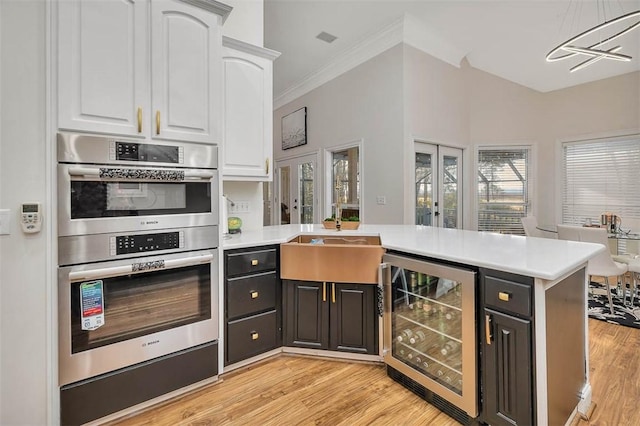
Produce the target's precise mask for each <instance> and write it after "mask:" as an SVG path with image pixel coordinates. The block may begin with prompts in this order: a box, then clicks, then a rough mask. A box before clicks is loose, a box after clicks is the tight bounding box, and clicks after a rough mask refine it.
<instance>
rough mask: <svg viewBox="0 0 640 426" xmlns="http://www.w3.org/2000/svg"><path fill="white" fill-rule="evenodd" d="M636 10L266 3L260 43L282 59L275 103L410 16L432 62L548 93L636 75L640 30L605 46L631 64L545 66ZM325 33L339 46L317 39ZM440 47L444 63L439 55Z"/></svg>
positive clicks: (463, 3) (471, 2)
mask: <svg viewBox="0 0 640 426" xmlns="http://www.w3.org/2000/svg"><path fill="white" fill-rule="evenodd" d="M638 10H640V0H551V1H550V0H501V1H495V0H417V1H405V0H264V31H265V34H264V44H265V47H268V48H270V49H274V50H277V51H279V52H281V53H282V55H281V56H280V57H279V58H278V59H277V60H276V62H275V64H274V98H275V99H277V98H278V97H279V96H282V95H283V94H284V93H286V92H287V91H288V90H290V89H291V88H292V87H295V86H299V85H300V84H301V82H303V81H305V80H308V79H309V78H310V77H312V76H313V75H314V74H316V73H317V72H318V70H319V69H321V68H323V67H326V66H327V64H330V63H331V62H333V61H335V60H336V58H339V57H341V56H342V57H344V56H345V52H350V49H353V46H356V45H358V44H359V43H360V44H362V43H363V41H365V40H367V39H369V38H371V37H372V36H374V35H376V34H378V33H380V32H381V30H382V29H383V28H385V27H388V26H389V25H390V24H391V23H393V22H394V21H398V20H399V19H401V18H402V16H403V15H405V16H406V15H408V16H409V17H411V20H412V22H417V23H418V24H419V25H422V26H424V30H425V31H426V34H429V35H430V36H429V37H426V38H428V39H429V40H430V41H429V42H431V43H435V44H438V45H437V46H435V45H434V46H433V49H431V50H430V53H431V54H432V55H434V56H443V57H441V59H444V60H446V61H447V62H449V63H451V62H456V63H455V65H459V64H460V62H461V61H462V60H463V59H464V57H466V58H467V60H468V61H469V63H470V65H471V66H472V67H474V68H478V69H480V70H483V71H486V72H489V73H491V74H494V75H497V76H500V77H502V78H505V79H507V80H510V81H513V82H516V83H519V84H521V85H523V86H527V87H530V88H532V89H535V90H538V91H541V92H548V91H552V90H556V89H561V88H564V87H569V86H574V85H577V84H582V83H586V82H589V81H594V80H599V79H602V78H607V77H612V76H615V75H620V74H625V73H628V72H632V71H635V70H640V27H638V28H636V29H634V30H633V31H631V32H630V33H629V34H627V35H625V36H623V37H620V38H618V39H617V40H616V41H615V42H614V44H609V45H605V46H606V47H607V48H611V47H613V46H616V45H620V46H622V49H621V50H620V51H619V52H618V53H623V54H627V55H630V56H632V57H633V59H632V61H631V62H620V61H613V60H607V59H604V60H601V61H598V62H597V63H595V64H593V65H590V66H588V67H586V68H585V69H582V70H579V71H576V72H574V73H570V72H569V68H571V67H572V66H574V65H576V64H578V63H580V62H583V61H584V60H585V59H587V58H586V57H585V56H581V57H579V58H571V59H567V60H564V61H558V62H553V63H548V62H546V60H545V56H546V54H547V53H548V52H549V51H550V50H551V49H553V48H555V47H556V46H558V45H559V44H560V43H562V42H564V41H566V40H567V39H569V38H571V37H574V36H576V35H578V34H579V33H581V32H583V31H585V30H587V29H589V28H591V27H593V26H595V25H598V24H601V23H603V22H604V21H605V18H606V20H611V19H612V18H614V17H618V16H621V15H623V14H627V13H630V12H634V11H638ZM638 21H640V19H634V20H629V21H627V22H626V24H627V25H626V26H628V25H630V24H633V23H636V22H638ZM620 28H621V27H615V28H614V30H616V31H619V30H620ZM322 31H326V32H328V33H330V34H333V35H335V36H337V37H338V39H337V40H336V41H334V42H333V43H331V44H327V43H325V42H323V41H320V40H318V39H316V38H315V37H316V35H318V34H319V33H320V32H322ZM608 35H611V34H608ZM592 43H593V41H592ZM585 44H586V43H585ZM444 46H446V51H447V52H451V54H447V55H446V56H448V58H444V56H445V55H438V54H437V52H438V51H440V52H443V47H444ZM434 52H435V53H434ZM452 55H453V56H452ZM452 57H453V58H454V60H453V61H452Z"/></svg>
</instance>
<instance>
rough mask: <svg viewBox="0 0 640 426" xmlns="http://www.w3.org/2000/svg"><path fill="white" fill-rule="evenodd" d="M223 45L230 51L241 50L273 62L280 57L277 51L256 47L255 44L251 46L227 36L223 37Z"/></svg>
mask: <svg viewBox="0 0 640 426" xmlns="http://www.w3.org/2000/svg"><path fill="white" fill-rule="evenodd" d="M222 45H223V46H224V47H228V48H230V49H234V50H239V51H241V52H245V53H249V54H252V55H255V56H260V57H262V58H265V59H269V60H271V61H273V60H274V59H276V58H277V57H278V56H280V52H276V51H275V50H271V49H267V48H266V47H260V46H256V45H255V44H250V43H247V42H245V41H242V40H238V39H235V38H231V37H227V36H222Z"/></svg>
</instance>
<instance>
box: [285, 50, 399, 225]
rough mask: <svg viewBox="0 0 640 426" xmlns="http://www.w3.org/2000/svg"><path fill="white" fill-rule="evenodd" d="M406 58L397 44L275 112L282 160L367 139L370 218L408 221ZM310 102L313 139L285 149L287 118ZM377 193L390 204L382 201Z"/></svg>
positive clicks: (365, 200)
mask: <svg viewBox="0 0 640 426" xmlns="http://www.w3.org/2000/svg"><path fill="white" fill-rule="evenodd" d="M402 58H403V49H402V46H401V45H397V46H395V47H393V48H391V49H389V50H387V51H385V52H383V53H381V54H380V55H378V56H376V57H375V58H373V59H370V60H369V61H367V62H365V63H363V64H361V65H359V66H358V67H356V68H354V69H352V70H350V71H349V72H347V73H345V74H342V75H340V76H339V77H337V78H335V79H333V80H331V81H330V82H328V83H326V84H324V85H322V86H320V87H318V88H317V89H314V90H312V91H311V92H309V93H307V94H306V95H304V96H301V97H299V98H298V99H296V100H295V101H293V102H290V103H288V104H286V105H285V106H283V107H282V108H279V109H277V110H276V111H274V126H273V128H274V137H273V140H274V158H275V160H276V161H278V160H280V159H283V158H286V157H287V156H292V155H300V154H305V153H312V152H318V150H320V151H322V150H323V149H325V148H329V147H333V146H339V145H344V144H346V143H349V142H354V141H358V140H360V139H362V140H363V150H362V151H363V152H362V153H361V158H362V159H361V163H362V171H361V180H362V193H361V197H362V201H361V204H362V206H363V207H362V213H361V220H362V221H363V222H366V223H400V222H402V214H403V208H402V204H403V184H402V179H403V168H402V166H401V164H402V158H403V153H402V150H401V149H398V148H397V147H399V146H401V145H402V134H403V133H402V129H403V123H402V117H403V104H402V61H403V59H402ZM305 106H306V107H307V144H306V145H303V146H301V147H297V148H293V149H290V150H287V151H283V150H282V146H281V127H282V126H281V120H282V117H283V116H285V115H287V114H289V113H291V112H293V111H295V110H297V109H299V108H302V107H305ZM321 157H322V155H321ZM319 160H320V161H322V158H320V159H319ZM319 195H320V197H322V196H323V194H322V193H320V194H319ZM377 195H384V196H385V197H386V201H387V204H386V205H378V204H376V196H377ZM320 200H321V204H322V198H320ZM322 211H323V212H324V210H322ZM323 214H324V213H321V216H322V215H323Z"/></svg>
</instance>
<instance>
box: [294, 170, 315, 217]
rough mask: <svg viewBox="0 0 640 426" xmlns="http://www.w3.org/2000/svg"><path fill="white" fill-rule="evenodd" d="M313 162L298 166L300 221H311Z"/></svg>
mask: <svg viewBox="0 0 640 426" xmlns="http://www.w3.org/2000/svg"><path fill="white" fill-rule="evenodd" d="M313 173H314V172H313V163H302V164H300V165H299V166H298V176H299V177H300V203H299V204H300V223H313V185H314V182H313Z"/></svg>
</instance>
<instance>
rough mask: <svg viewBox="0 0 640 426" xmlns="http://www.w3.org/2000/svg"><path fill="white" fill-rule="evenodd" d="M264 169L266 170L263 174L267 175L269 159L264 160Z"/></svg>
mask: <svg viewBox="0 0 640 426" xmlns="http://www.w3.org/2000/svg"><path fill="white" fill-rule="evenodd" d="M264 168H265V170H266V172H265V174H267V175H268V174H269V159H268V158H267V159H266V160H264Z"/></svg>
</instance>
